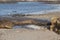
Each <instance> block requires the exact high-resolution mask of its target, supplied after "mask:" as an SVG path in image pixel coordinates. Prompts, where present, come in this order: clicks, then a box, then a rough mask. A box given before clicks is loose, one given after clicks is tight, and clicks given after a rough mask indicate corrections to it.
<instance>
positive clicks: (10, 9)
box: [0, 2, 60, 29]
mask: <svg viewBox="0 0 60 40" xmlns="http://www.w3.org/2000/svg"><path fill="white" fill-rule="evenodd" d="M56 11H60V4H45V3H44V2H16V3H0V16H3V15H10V14H45V13H48V12H56ZM24 27H25V28H32V29H40V28H39V26H37V25H23V26H15V27H14V29H16V28H24Z"/></svg>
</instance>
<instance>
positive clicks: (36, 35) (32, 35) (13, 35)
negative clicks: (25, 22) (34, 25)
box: [0, 29, 60, 40]
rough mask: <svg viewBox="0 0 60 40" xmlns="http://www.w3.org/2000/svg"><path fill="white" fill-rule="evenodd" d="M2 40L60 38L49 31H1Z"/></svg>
mask: <svg viewBox="0 0 60 40" xmlns="http://www.w3.org/2000/svg"><path fill="white" fill-rule="evenodd" d="M0 40H60V36H59V35H57V34H56V33H54V32H52V31H49V30H45V31H44V30H27V29H8V30H6V29H4V30H3V29H1V30H0Z"/></svg>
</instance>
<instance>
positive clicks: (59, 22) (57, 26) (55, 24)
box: [50, 17, 60, 34]
mask: <svg viewBox="0 0 60 40" xmlns="http://www.w3.org/2000/svg"><path fill="white" fill-rule="evenodd" d="M51 24H52V25H51V26H50V30H51V31H55V32H57V33H58V34H60V17H53V18H52V19H51Z"/></svg>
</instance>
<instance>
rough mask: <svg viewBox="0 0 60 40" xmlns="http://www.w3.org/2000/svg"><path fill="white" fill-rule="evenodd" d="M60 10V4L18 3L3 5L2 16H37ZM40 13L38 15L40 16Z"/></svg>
mask: <svg viewBox="0 0 60 40" xmlns="http://www.w3.org/2000/svg"><path fill="white" fill-rule="evenodd" d="M58 9H59V10H60V4H43V3H42V2H17V3H11V4H7V3H5V4H4V3H1V4H0V15H9V14H16V13H20V14H26V13H27V14H33V13H35V14H37V13H36V12H39V13H40V14H41V13H45V12H47V10H52V11H53V10H58ZM39 13H38V14H39Z"/></svg>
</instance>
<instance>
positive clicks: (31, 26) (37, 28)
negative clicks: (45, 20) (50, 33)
mask: <svg viewBox="0 0 60 40" xmlns="http://www.w3.org/2000/svg"><path fill="white" fill-rule="evenodd" d="M17 28H26V29H34V30H39V29H40V26H37V25H23V26H14V27H13V29H17Z"/></svg>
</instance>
